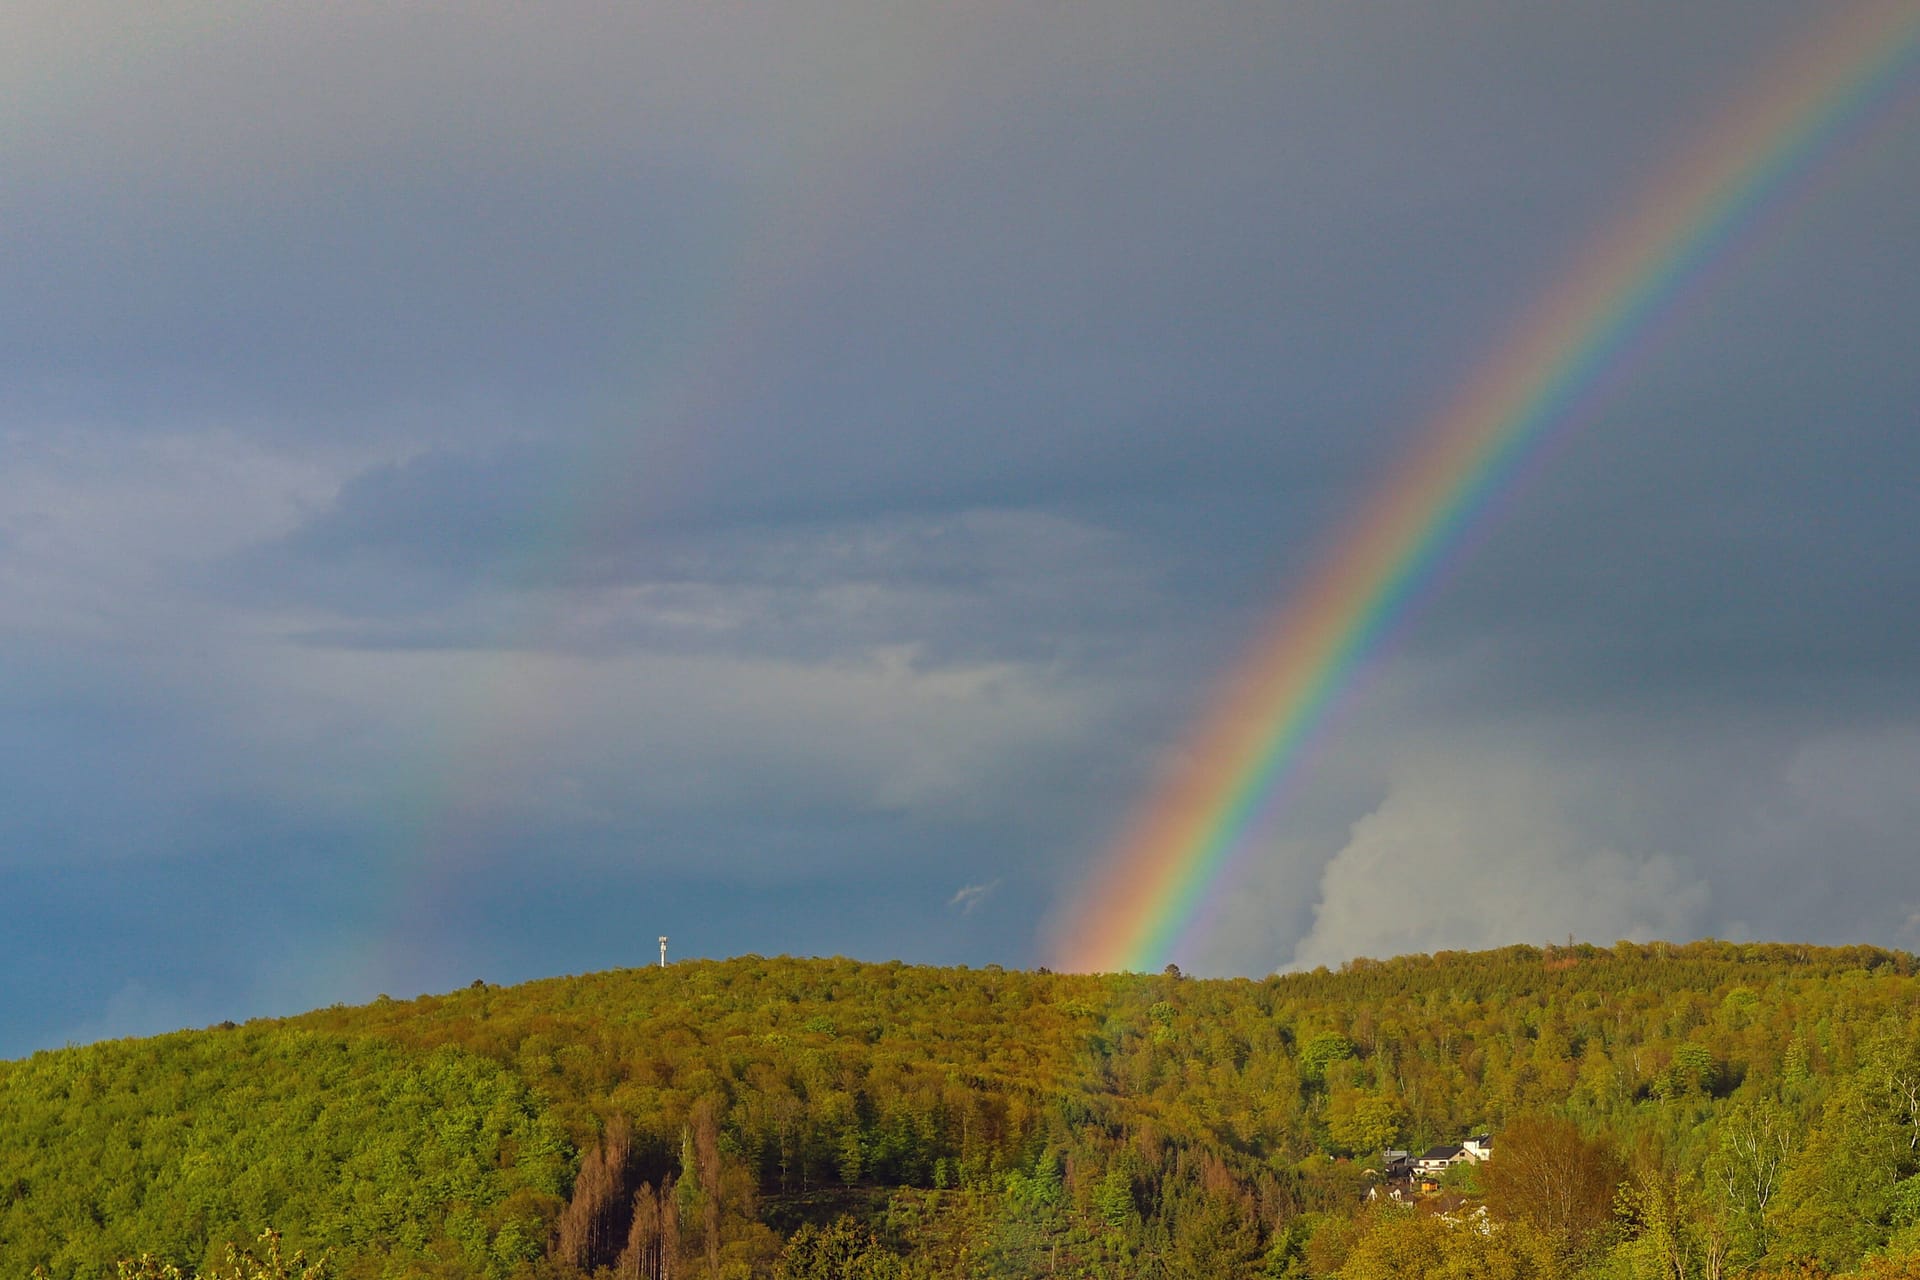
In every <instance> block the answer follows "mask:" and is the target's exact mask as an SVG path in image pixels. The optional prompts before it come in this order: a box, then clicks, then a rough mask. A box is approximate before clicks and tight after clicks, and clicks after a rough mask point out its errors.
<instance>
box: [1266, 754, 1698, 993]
mask: <svg viewBox="0 0 1920 1280" xmlns="http://www.w3.org/2000/svg"><path fill="white" fill-rule="evenodd" d="M1569 787H1570V784H1569V781H1568V780H1567V779H1566V778H1564V777H1562V776H1559V775H1558V774H1556V773H1555V772H1554V771H1553V770H1552V769H1551V768H1549V767H1544V766H1540V765H1530V764H1527V763H1523V762H1520V761H1516V760H1512V759H1505V760H1497V759H1496V760H1489V759H1486V758H1481V759H1479V760H1477V761H1474V762H1472V763H1470V764H1468V765H1466V766H1465V767H1460V766H1452V767H1449V766H1446V765H1441V764H1436V763H1434V762H1429V763H1428V766H1427V767H1426V768H1423V769H1421V770H1419V771H1418V772H1416V773H1413V774H1411V775H1410V776H1407V777H1406V778H1404V779H1403V780H1401V781H1398V782H1396V783H1395V784H1394V785H1393V787H1392V789H1391V790H1390V791H1389V793H1388V795H1387V797H1386V799H1385V800H1384V801H1382V802H1381V804H1380V806H1379V807H1378V808H1377V809H1375V810H1374V811H1373V812H1371V813H1369V814H1368V815H1367V816H1365V817H1364V818H1362V819H1360V820H1359V821H1358V822H1356V823H1355V824H1354V825H1353V830H1352V833H1351V838H1350V839H1349V840H1348V842H1347V844H1346V846H1345V847H1344V848H1342V849H1341V850H1340V851H1339V852H1338V853H1337V854H1335V855H1334V857H1333V859H1332V860H1331V861H1330V862H1328V863H1327V865H1326V868H1325V870H1324V871H1323V872H1322V873H1321V876H1320V896H1319V902H1318V905H1317V906H1316V907H1315V909H1314V921H1313V926H1312V928H1311V929H1310V930H1309V931H1308V933H1307V934H1306V936H1305V937H1303V938H1302V939H1301V940H1300V943H1299V945H1298V947H1297V948H1296V949H1295V952H1294V958H1293V962H1294V964H1295V965H1296V966H1300V967H1311V966H1314V965H1320V964H1328V965H1332V964H1338V963H1340V962H1341V961H1343V960H1347V959H1351V958H1352V957H1354V956H1359V955H1368V956H1389V955H1400V954H1404V953H1408V952H1415V951H1432V950H1437V949H1442V948H1477V947H1492V946H1500V945H1503V944H1506V943H1512V942H1518V941H1528V940H1533V941H1541V942H1547V941H1554V940H1557V939H1560V938H1564V937H1566V936H1567V935H1569V934H1572V935H1574V936H1576V937H1579V938H1582V939H1605V940H1613V939H1618V938H1634V939H1647V938H1655V937H1660V938H1677V937H1690V936H1693V935H1694V934H1695V933H1696V932H1697V931H1698V929H1699V927H1700V925H1701V923H1702V921H1703V920H1704V919H1705V918H1706V917H1705V913H1706V910H1707V908H1708V905H1709V894H1708V887H1707V885H1706V883H1705V882H1704V881H1703V880H1701V879H1700V878H1699V877H1698V876H1697V874H1695V873H1694V872H1693V871H1692V870H1691V869H1690V868H1688V867H1687V866H1686V865H1685V864H1684V863H1683V862H1682V861H1680V860H1678V859H1676V858H1675V857H1674V856H1672V855H1670V854H1667V853H1662V852H1649V851H1646V850H1642V849H1632V848H1620V847H1616V846H1614V845H1611V844H1609V843H1607V842H1606V841H1605V840H1604V839H1602V838H1599V837H1597V836H1596V834H1595V833H1594V832H1592V831H1591V830H1585V829H1582V828H1581V827H1580V826H1579V825H1577V823H1576V822H1575V821H1573V820H1572V819H1571V818H1570V816H1569V804H1568V795H1567V793H1568V791H1569Z"/></svg>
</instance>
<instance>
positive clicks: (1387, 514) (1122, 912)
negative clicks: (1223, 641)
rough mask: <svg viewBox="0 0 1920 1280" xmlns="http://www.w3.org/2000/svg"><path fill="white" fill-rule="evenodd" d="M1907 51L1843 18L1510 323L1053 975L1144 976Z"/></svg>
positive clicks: (1261, 652)
mask: <svg viewBox="0 0 1920 1280" xmlns="http://www.w3.org/2000/svg"><path fill="white" fill-rule="evenodd" d="M1916 50H1920V4H1915V3H1912V0H1903V2H1901V3H1879V4H1865V5H1860V6H1856V7H1854V8H1853V9H1851V10H1849V11H1848V12H1847V13H1846V14H1845V15H1843V16H1842V17H1841V18H1840V19H1839V20H1838V21H1836V22H1835V23H1834V24H1832V25H1831V26H1830V27H1829V28H1827V29H1826V31H1825V32H1824V33H1823V35H1822V37H1821V38H1819V39H1817V40H1815V41H1813V42H1812V43H1811V44H1810V46H1809V47H1807V48H1805V49H1802V50H1798V51H1796V52H1795V53H1794V54H1793V55H1792V56H1790V57H1789V59H1788V60H1787V61H1786V62H1785V63H1784V64H1783V65H1782V66H1781V67H1776V68H1774V69H1773V71H1772V73H1771V74H1770V75H1768V76H1765V77H1763V78H1762V79H1761V81H1760V82H1759V83H1760V85H1761V87H1760V88H1759V90H1758V91H1756V92H1755V94H1754V95H1753V96H1752V97H1751V98H1749V99H1748V100H1747V101H1745V102H1744V103H1742V104H1740V105H1739V106H1738V107H1736V109H1735V110H1733V111H1731V112H1729V113H1728V114H1727V115H1726V116H1725V117H1724V119H1723V120H1722V122H1721V123H1720V124H1719V126H1718V127H1717V128H1714V129H1711V130H1709V131H1708V132H1706V133H1705V134H1704V135H1703V136H1702V138H1701V140H1700V142H1699V143H1698V144H1696V145H1695V146H1694V147H1692V148H1691V149H1689V150H1687V151H1686V152H1684V153H1683V154H1682V155H1681V157H1680V159H1679V161H1678V163H1676V164H1674V165H1672V166H1671V167H1670V168H1669V169H1668V170H1667V171H1666V172H1665V173H1664V174H1663V175H1662V176H1661V177H1660V178H1659V179H1658V180H1656V181H1655V182H1653V183H1652V184H1651V185H1650V186H1649V187H1648V188H1647V193H1646V195H1645V196H1643V198H1642V199H1641V200H1640V201H1639V203H1638V204H1637V205H1635V206H1634V207H1633V208H1632V209H1631V210H1630V211H1629V214H1628V216H1627V217H1625V218H1623V219H1622V220H1620V221H1619V222H1618V223H1616V224H1615V225H1614V226H1612V227H1611V228H1609V229H1608V231H1607V232H1606V233H1605V234H1604V235H1603V236H1602V237H1601V238H1600V239H1599V241H1598V242H1597V243H1596V244H1595V245H1593V246H1592V247H1591V248H1590V249H1589V251H1588V252H1587V253H1586V254H1584V255H1583V256H1582V257H1581V258H1580V259H1579V261H1578V262H1577V263H1576V265H1575V268H1574V270H1573V271H1572V272H1570V273H1569V274H1568V275H1567V276H1566V277H1565V278H1564V279H1563V280H1562V281H1561V282H1560V283H1559V285H1558V286H1557V287H1556V288H1554V289H1553V290H1552V291H1551V292H1550V293H1549V294H1547V295H1546V296H1545V297H1544V298H1543V299H1542V300H1541V302H1540V303H1539V305H1537V306H1536V307H1535V308H1534V309H1533V310H1532V311H1531V312H1530V313H1529V314H1527V315H1526V316H1525V317H1524V318H1523V320H1522V322H1521V324H1520V325H1519V326H1517V328H1516V329H1515V331H1514V332H1513V334H1512V336H1511V337H1510V338H1509V340H1508V341H1507V342H1506V343H1505V344H1504V345H1503V346H1502V347H1500V348H1499V349H1498V350H1497V351H1496V353H1495V355H1494V357H1493V358H1492V359H1491V360H1490V361H1488V362H1487V363H1486V364H1485V365H1483V366H1482V367H1481V368H1480V369H1479V370H1478V371H1477V372H1476V373H1475V374H1474V375H1473V376H1472V377H1471V378H1470V379H1469V380H1468V381H1467V383H1466V385H1465V386H1464V388H1463V389H1462V391H1461V392H1460V394H1458V395H1457V396H1456V398H1455V399H1454V400H1453V401H1452V402H1451V404H1449V405H1448V406H1447V408H1446V409H1445V410H1444V411H1443V412H1442V413H1440V414H1439V415H1438V416H1437V417H1436V418H1434V419H1433V420H1432V422H1431V423H1430V424H1429V425H1428V427H1427V428H1426V429H1425V430H1424V431H1423V432H1421V433H1420V434H1419V436H1418V437H1417V439H1418V444H1417V446H1416V448H1415V450H1414V452H1413V453H1412V454H1411V455H1410V456H1409V457H1407V458H1406V460H1405V461H1404V462H1403V463H1402V464H1401V465H1400V466H1399V467H1398V468H1397V469H1396V470H1395V471H1394V473H1393V474H1392V475H1391V476H1389V477H1388V479H1387V482H1386V483H1385V484H1384V485H1383V486H1382V488H1381V489H1380V490H1379V491H1378V492H1377V493H1376V494H1375V495H1374V496H1373V497H1372V499H1371V500H1370V501H1369V502H1368V504H1367V505H1366V506H1365V507H1364V508H1363V509H1362V510H1361V511H1360V512H1359V514H1358V517H1357V518H1356V519H1354V520H1353V521H1352V523H1351V524H1350V525H1349V526H1348V527H1347V528H1346V529H1345V530H1344V531H1343V536H1341V537H1338V538H1337V539H1336V540H1335V541H1334V542H1333V544H1332V547H1333V553H1332V554H1331V555H1330V556H1329V557H1327V558H1326V559H1325V560H1324V561H1323V562H1322V563H1321V564H1320V566H1319V567H1318V569H1317V570H1316V571H1315V572H1314V573H1313V574H1312V576H1311V577H1310V578H1309V579H1308V580H1307V582H1306V583H1305V584H1304V586H1303V587H1302V588H1301V589H1300V590H1299V591H1298V592H1297V593H1296V594H1295V595H1294V596H1293V597H1292V598H1291V600H1290V601H1289V602H1288V604H1287V606H1286V607H1285V608H1284V609H1283V611H1282V612H1281V613H1280V614H1279V616H1278V618H1277V620H1276V622H1275V623H1274V624H1273V625H1272V626H1271V627H1270V628H1269V630H1268V631H1267V632H1266V633H1265V635H1264V636H1263V637H1262V638H1261V640H1260V642H1259V643H1257V644H1256V645H1255V646H1254V648H1253V650H1252V652H1251V655H1250V657H1249V658H1248V659H1247V660H1246V661H1245V662H1244V663H1243V665H1242V666H1241V668H1240V669H1239V670H1238V671H1237V672H1235V673H1234V674H1233V675H1232V676H1231V677H1230V678H1229V679H1228V680H1227V681H1226V683H1225V685H1224V687H1223V688H1222V689H1221V690H1220V692H1219V693H1218V694H1216V695H1215V700H1214V702H1213V703H1212V706H1211V709H1210V710H1208V711H1207V712H1206V713H1205V714H1204V716H1203V717H1202V718H1201V720H1200V721H1199V722H1198V724H1197V725H1196V726H1195V727H1194V729H1193V730H1192V731H1191V732H1190V733H1189V735H1188V739H1187V741H1188V742H1189V744H1190V746H1189V749H1188V752H1187V753H1186V756H1187V758H1186V760H1185V762H1184V764H1183V766H1182V767H1180V768H1179V769H1177V770H1176V771H1174V772H1173V774H1172V775H1171V776H1170V777H1169V778H1167V779H1166V780H1165V781H1163V782H1162V784H1161V785H1160V787H1159V789H1158V790H1157V791H1156V792H1154V793H1153V794H1152V795H1151V796H1150V797H1149V799H1148V801H1147V803H1146V804H1145V805H1144V806H1143V807H1142V808H1141V809H1140V810H1139V811H1138V812H1137V813H1136V815H1135V816H1134V819H1133V821H1132V822H1131V823H1130V825H1129V826H1128V827H1127V828H1126V829H1125V830H1124V831H1123V833H1122V837H1121V839H1120V840H1119V841H1118V842H1117V844H1116V845H1115V847H1114V849H1113V850H1112V851H1111V852H1110V853H1109V854H1108V855H1106V858H1105V860H1104V861H1103V862H1102V863H1101V864H1100V865H1099V867H1098V869H1097V871H1096V874H1095V877H1094V878H1093V880H1092V881H1091V882H1090V883H1089V886H1088V888H1087V890H1086V891H1085V893H1084V895H1083V896H1082V897H1081V898H1080V899H1079V900H1078V901H1077V902H1075V903H1073V904H1071V906H1070V910H1069V912H1068V914H1067V915H1066V917H1065V918H1064V921H1063V925H1062V927H1061V929H1060V931H1059V934H1058V937H1057V939H1056V943H1055V947H1054V951H1055V955H1056V961H1057V963H1058V964H1059V966H1060V967H1062V968H1066V969H1073V970H1082V971H1085V970H1114V969H1151V968H1154V967H1156V966H1158V965H1159V964H1161V963H1162V962H1163V961H1164V960H1165V959H1167V958H1168V956H1169V955H1170V953H1171V952H1172V951H1173V950H1174V949H1175V947H1176V946H1177V944H1178V942H1179V941H1180V939H1181V938H1182V935H1183V934H1184V933H1185V932H1186V930H1187V929H1188V928H1189V927H1190V926H1191V925H1192V924H1193V922H1194V921H1195V919H1196V918H1197V917H1198V916H1200V915H1201V914H1202V910H1203V908H1204V906H1205V905H1206V903H1207V900H1208V896H1209V894H1210V892H1212V891H1213V890H1214V889H1215V887H1216V886H1217V885H1218V883H1219V882H1220V881H1221V879H1222V878H1223V876H1224V875H1225V873H1226V872H1227V870H1228V869H1229V867H1230V866H1231V865H1232V863H1233V861H1234V858H1235V855H1236V854H1238V853H1240V852H1241V851H1242V849H1243V847H1244V844H1245V837H1246V836H1247V834H1248V832H1249V829H1250V827H1251V826H1252V825H1253V824H1254V823H1255V822H1256V821H1257V820H1258V819H1259V818H1260V816H1261V815H1262V813H1263V811H1265V810H1266V809H1268V808H1269V807H1270V806H1271V803H1272V800H1273V797H1274V795H1275V793H1276V792H1277V791H1278V790H1279V789H1280V788H1281V787H1282V786H1283V785H1284V784H1285V783H1286V781H1287V779H1288V777H1289V775H1290V774H1291V773H1292V771H1293V768H1294V766H1295V765H1296V764H1297V763H1298V762H1299V761H1300V759H1301V758H1302V756H1303V755H1304V753H1305V752H1306V750H1307V748H1308V746H1309V744H1310V742H1311V741H1312V739H1313V736H1314V734H1315V732H1316V730H1318V729H1320V728H1322V727H1323V725H1324V723H1325V722H1326V720H1327V719H1328V716H1329V712H1330V710H1331V708H1332V706H1333V704H1334V702H1335V701H1336V700H1337V698H1338V696H1339V694H1340V693H1341V692H1342V690H1344V689H1345V688H1346V687H1347V686H1348V685H1349V684H1350V682H1351V681H1352V678H1353V676H1354V674H1355V670H1356V668H1357V667H1358V666H1359V665H1360V664H1361V663H1362V662H1363V661H1364V660H1365V659H1366V657H1367V656H1368V655H1369V654H1370V653H1371V652H1372V651H1373V650H1374V649H1375V648H1376V647H1377V645H1378V644H1379V642H1380V640H1381V639H1382V637H1383V635H1384V634H1385V633H1386V632H1387V631H1388V630H1390V628H1391V627H1392V626H1393V624H1394V623H1395V622H1396V621H1397V620H1398V619H1399V618H1400V617H1401V615H1402V614H1403V613H1404V612H1405V609H1406V605H1407V604H1408V602H1409V600H1410V599H1411V598H1412V597H1413V596H1414V595H1416V594H1417V593H1418V591H1419V589H1420V588H1421V587H1422V586H1423V585H1424V584H1425V583H1427V582H1428V581H1429V580H1430V579H1431V578H1432V577H1433V576H1434V575H1435V573H1436V572H1437V571H1438V569H1439V567H1440V566H1441V565H1442V564H1443V563H1444V562H1445V560H1446V559H1447V556H1448V554H1449V552H1451V551H1453V550H1455V549H1456V548H1457V547H1458V546H1459V545H1460V543H1461V542H1462V540H1463V537H1464V535H1465V534H1466V532H1467V531H1468V530H1469V528H1470V527H1471V526H1472V524H1473V522H1474V519H1475V517H1476V516H1478V515H1481V514H1483V513H1484V512H1485V510H1486V508H1487V506H1488V505H1489V503H1490V501H1491V500H1492V498H1493V497H1495V496H1496V495H1497V494H1498V493H1499V492H1500V491H1501V489H1502V487H1503V485H1504V484H1506V483H1507V482H1508V481H1509V480H1510V478H1511V477H1512V476H1513V475H1514V474H1515V472H1516V471H1517V470H1518V469H1519V468H1520V467H1521V465H1522V464H1523V463H1524V462H1525V461H1526V459H1527V458H1528V457H1530V456H1531V455H1532V454H1533V453H1535V452H1536V451H1537V450H1538V448H1539V446H1540V444H1541V443H1542V442H1543V441H1544V440H1545V439H1547V438H1548V437H1550V436H1551V435H1552V434H1553V433H1554V430H1555V429H1556V428H1557V427H1563V426H1565V425H1567V424H1569V423H1571V422H1573V421H1576V420H1577V419H1578V418H1579V416H1580V413H1581V410H1582V408H1583V407H1584V406H1587V405H1590V404H1591V402H1592V400H1593V398H1594V397H1595V395H1596V394H1597V393H1598V392H1600V391H1602V390H1604V384H1605V383H1606V382H1607V380H1608V375H1609V374H1610V373H1614V372H1617V371H1618V370H1619V368H1620V366H1621V364H1622V363H1623V360H1624V358H1625V357H1626V356H1627V355H1628V354H1630V352H1631V350H1632V349H1633V348H1634V347H1635V346H1636V343H1637V342H1638V341H1641V340H1644V339H1645V338H1646V337H1647V336H1648V335H1649V334H1650V333H1651V331H1652V329H1653V327H1654V325H1655V323H1656V322H1657V321H1658V320H1659V319H1660V318H1661V317H1662V316H1664V315H1667V314H1670V313H1671V312H1672V311H1673V310H1674V308H1675V307H1676V306H1677V305H1678V304H1679V303H1680V302H1681V301H1682V300H1684V298H1685V297H1686V296H1687V295H1688V293H1689V292H1690V286H1692V285H1693V284H1694V283H1695V282H1696V281H1697V280H1698V279H1699V278H1700V277H1701V276H1702V275H1704V274H1705V273H1707V272H1708V271H1710V270H1711V269H1712V268H1713V267H1714V266H1715V265H1716V264H1718V263H1719V262H1720V261H1722V260H1723V259H1725V258H1726V257H1727V256H1728V249H1729V246H1730V245H1731V244H1732V243H1733V242H1734V241H1735V240H1737V238H1738V235H1739V233H1740V232H1741V231H1742V230H1743V229H1744V228H1746V227H1748V226H1750V225H1751V224H1752V223H1753V222H1754V221H1755V220H1756V218H1757V216H1758V215H1759V214H1760V213H1762V212H1763V211H1764V210H1766V209H1767V208H1768V207H1769V206H1770V205H1772V204H1773V203H1774V199H1773V198H1774V197H1777V196H1778V195H1779V194H1780V193H1781V192H1783V191H1784V190H1786V189H1787V188H1789V187H1790V186H1791V185H1792V182H1793V179H1794V178H1795V176H1796V175H1797V174H1799V173H1800V172H1801V171H1802V170H1803V169H1805V168H1807V167H1808V164H1809V162H1810V161H1811V160H1812V159H1813V158H1814V157H1816V156H1818V155H1820V154H1821V153H1823V152H1824V151H1825V150H1826V149H1827V148H1828V147H1829V146H1830V145H1831V144H1832V143H1833V141H1834V140H1835V139H1837V138H1839V137H1841V136H1842V135H1845V134H1848V133H1850V132H1851V131H1852V127H1853V126H1855V125H1856V124H1857V123H1858V122H1860V121H1861V120H1863V119H1866V118H1868V117H1871V116H1873V115H1875V114H1876V113H1875V108H1876V106H1880V105H1882V104H1884V103H1886V102H1888V101H1890V100H1891V99H1892V98H1893V97H1894V95H1895V93H1896V91H1897V90H1898V89H1899V88H1900V87H1901V80H1902V75H1903V73H1904V72H1908V71H1910V70H1911V69H1912V65H1913V63H1914V61H1915V58H1916Z"/></svg>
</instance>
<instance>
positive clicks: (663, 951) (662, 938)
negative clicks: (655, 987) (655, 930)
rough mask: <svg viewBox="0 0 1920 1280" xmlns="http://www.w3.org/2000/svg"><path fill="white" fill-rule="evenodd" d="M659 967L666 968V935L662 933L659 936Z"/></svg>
mask: <svg viewBox="0 0 1920 1280" xmlns="http://www.w3.org/2000/svg"><path fill="white" fill-rule="evenodd" d="M660 967H661V968H662V969H664V968H666V967H667V935H666V934H664V933H663V934H661V935H660Z"/></svg>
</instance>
